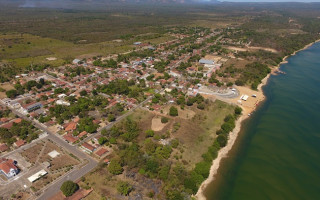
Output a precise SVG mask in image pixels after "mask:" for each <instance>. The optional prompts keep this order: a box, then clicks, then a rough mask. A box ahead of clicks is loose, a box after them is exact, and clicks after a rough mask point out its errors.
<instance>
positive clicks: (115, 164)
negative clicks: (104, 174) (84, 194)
mask: <svg viewBox="0 0 320 200" xmlns="http://www.w3.org/2000/svg"><path fill="white" fill-rule="evenodd" d="M108 170H109V172H110V173H111V174H113V175H119V174H121V173H122V172H123V169H122V167H121V165H120V163H119V161H118V160H112V161H111V162H110V164H109V166H108Z"/></svg>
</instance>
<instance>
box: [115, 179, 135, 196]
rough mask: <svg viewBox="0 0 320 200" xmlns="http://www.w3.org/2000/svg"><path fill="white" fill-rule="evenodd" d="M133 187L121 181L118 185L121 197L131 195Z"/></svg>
mask: <svg viewBox="0 0 320 200" xmlns="http://www.w3.org/2000/svg"><path fill="white" fill-rule="evenodd" d="M132 189H133V187H132V186H131V185H130V184H129V183H128V182H124V181H120V182H119V183H118V184H117V190H118V192H119V193H120V194H121V195H125V196H127V195H129V193H130V192H131V191H132Z"/></svg>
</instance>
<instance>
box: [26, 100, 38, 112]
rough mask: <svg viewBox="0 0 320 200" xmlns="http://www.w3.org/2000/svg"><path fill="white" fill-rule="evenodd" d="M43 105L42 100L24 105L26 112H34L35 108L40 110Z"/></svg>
mask: <svg viewBox="0 0 320 200" xmlns="http://www.w3.org/2000/svg"><path fill="white" fill-rule="evenodd" d="M41 107H42V103H40V102H36V103H29V104H26V105H24V106H23V109H24V110H25V111H26V112H32V111H34V110H38V109H40V108H41Z"/></svg>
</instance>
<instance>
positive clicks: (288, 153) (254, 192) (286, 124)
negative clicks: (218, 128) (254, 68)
mask: <svg viewBox="0 0 320 200" xmlns="http://www.w3.org/2000/svg"><path fill="white" fill-rule="evenodd" d="M287 61H288V63H286V64H282V65H281V67H280V69H281V70H282V71H284V72H286V74H285V75H283V74H281V75H278V76H271V77H270V79H269V81H268V84H267V85H266V86H265V87H264V88H263V90H264V93H265V95H266V97H267V99H266V101H265V102H264V103H263V104H262V105H261V106H260V107H259V108H258V110H257V111H256V112H255V113H254V114H253V115H252V116H251V117H250V118H249V119H248V120H247V121H245V122H244V124H243V128H242V130H241V132H240V136H239V138H238V140H237V143H236V144H235V146H234V148H233V149H232V150H231V152H230V154H229V157H227V158H225V159H223V160H222V164H221V166H220V168H219V171H218V175H217V176H216V180H215V181H214V182H212V183H211V184H210V185H209V186H208V187H207V188H206V189H205V191H204V194H205V196H206V198H207V199H208V200H220V199H221V200H228V199H246V200H248V199H259V200H260V199H261V200H264V199H277V200H278V199H290V200H294V199H299V200H300V199H308V200H312V199H319V198H320V183H319V181H320V43H316V44H314V45H312V46H311V47H309V48H308V49H306V50H303V51H300V52H298V53H297V54H296V55H294V56H291V57H290V58H288V59H287Z"/></svg>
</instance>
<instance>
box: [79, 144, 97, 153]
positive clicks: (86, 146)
mask: <svg viewBox="0 0 320 200" xmlns="http://www.w3.org/2000/svg"><path fill="white" fill-rule="evenodd" d="M82 146H83V147H84V148H86V149H88V150H89V151H91V152H93V151H94V149H95V148H94V146H92V145H90V144H88V143H86V142H84V143H83V144H82Z"/></svg>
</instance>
